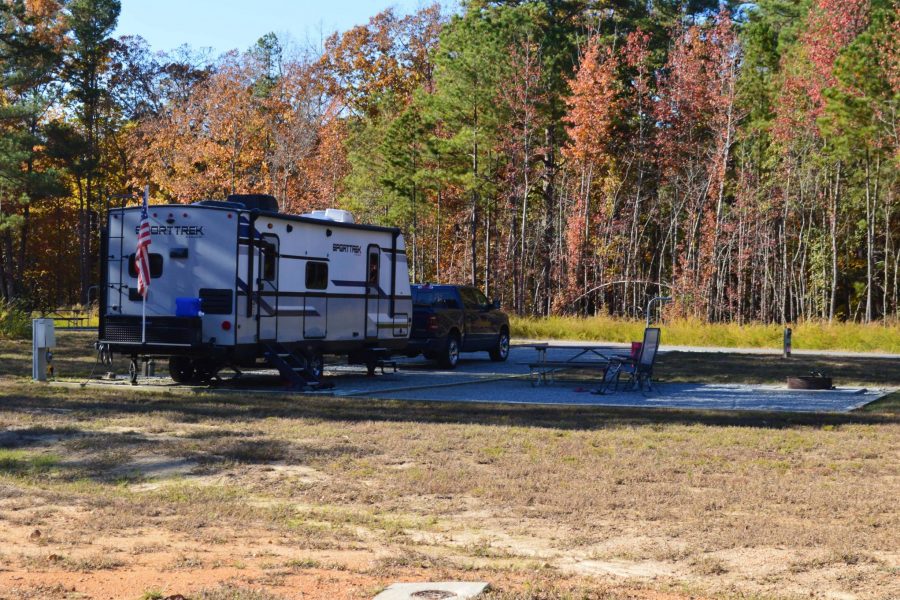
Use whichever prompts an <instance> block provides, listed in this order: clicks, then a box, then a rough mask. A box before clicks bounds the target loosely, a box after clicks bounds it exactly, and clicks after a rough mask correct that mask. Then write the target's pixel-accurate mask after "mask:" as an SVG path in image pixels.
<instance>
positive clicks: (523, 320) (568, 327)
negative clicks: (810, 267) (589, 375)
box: [510, 316, 900, 353]
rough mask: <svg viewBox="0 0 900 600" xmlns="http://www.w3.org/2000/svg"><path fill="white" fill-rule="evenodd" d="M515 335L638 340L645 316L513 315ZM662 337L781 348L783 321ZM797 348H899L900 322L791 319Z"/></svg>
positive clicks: (699, 328)
mask: <svg viewBox="0 0 900 600" xmlns="http://www.w3.org/2000/svg"><path fill="white" fill-rule="evenodd" d="M510 320H511V327H512V335H513V337H516V338H525V339H560V340H583V341H604V342H631V341H640V340H641V339H642V338H643V335H644V326H645V324H644V321H638V320H627V319H614V318H611V317H606V316H599V317H589V318H581V317H547V318H532V317H515V316H513V317H511V318H510ZM660 327H661V328H662V343H663V344H665V345H673V346H716V347H724V348H774V349H778V348H781V345H782V339H783V332H784V328H783V327H782V326H781V325H777V324H772V325H765V324H762V323H750V324H746V325H738V324H736V323H704V322H702V321H699V320H694V319H681V320H673V321H668V322H666V323H663V324H661V325H660ZM791 328H792V329H793V347H794V348H795V349H797V350H848V351H855V352H889V353H900V324H898V323H888V324H870V325H865V324H862V323H832V324H828V323H826V322H817V321H809V322H804V323H796V324H793V325H791Z"/></svg>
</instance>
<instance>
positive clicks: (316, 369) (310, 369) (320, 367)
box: [306, 351, 325, 382]
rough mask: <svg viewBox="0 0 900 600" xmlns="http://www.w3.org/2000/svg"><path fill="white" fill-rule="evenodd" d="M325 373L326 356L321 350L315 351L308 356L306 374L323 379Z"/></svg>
mask: <svg viewBox="0 0 900 600" xmlns="http://www.w3.org/2000/svg"><path fill="white" fill-rule="evenodd" d="M324 374H325V358H324V357H323V356H322V353H321V352H318V351H313V352H311V353H310V354H308V355H307V356H306V375H307V376H308V377H309V378H310V379H312V380H314V381H317V382H318V381H321V380H322V375H324Z"/></svg>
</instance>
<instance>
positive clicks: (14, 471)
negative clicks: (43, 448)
mask: <svg viewBox="0 0 900 600" xmlns="http://www.w3.org/2000/svg"><path fill="white" fill-rule="evenodd" d="M59 462H60V458H59V457H58V456H56V455H54V454H36V453H33V452H26V451H25V450H4V449H0V475H3V474H7V475H15V476H17V477H26V476H30V475H41V474H44V473H47V472H49V471H50V470H52V469H53V468H54V467H55V466H57V465H58V464H59Z"/></svg>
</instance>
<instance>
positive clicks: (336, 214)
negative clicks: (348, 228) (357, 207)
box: [303, 208, 356, 223]
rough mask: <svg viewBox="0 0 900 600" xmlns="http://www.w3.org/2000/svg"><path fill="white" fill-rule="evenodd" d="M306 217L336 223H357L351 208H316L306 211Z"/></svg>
mask: <svg viewBox="0 0 900 600" xmlns="http://www.w3.org/2000/svg"><path fill="white" fill-rule="evenodd" d="M303 216H304V217H310V218H312V219H321V220H322V221H334V222H335V223H355V222H356V220H355V219H354V218H353V213H351V212H350V211H349V210H341V209H339V208H326V209H325V210H314V211H312V212H311V213H306V214H305V215H303Z"/></svg>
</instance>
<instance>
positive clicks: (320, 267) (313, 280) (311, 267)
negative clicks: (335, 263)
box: [306, 261, 328, 290]
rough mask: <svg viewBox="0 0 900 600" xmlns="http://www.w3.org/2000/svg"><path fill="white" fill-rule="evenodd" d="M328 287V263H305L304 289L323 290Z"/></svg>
mask: <svg viewBox="0 0 900 600" xmlns="http://www.w3.org/2000/svg"><path fill="white" fill-rule="evenodd" d="M327 287H328V263H323V262H315V261H309V262H307V263H306V289H308V290H324V289H326V288H327Z"/></svg>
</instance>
